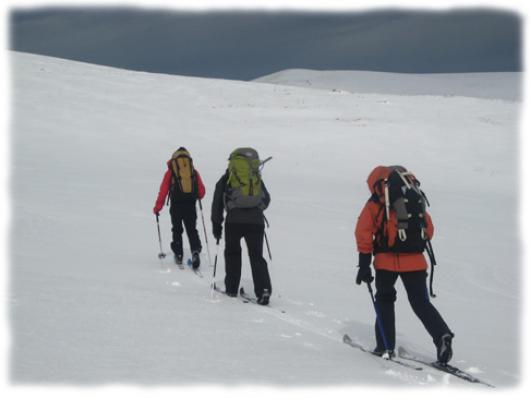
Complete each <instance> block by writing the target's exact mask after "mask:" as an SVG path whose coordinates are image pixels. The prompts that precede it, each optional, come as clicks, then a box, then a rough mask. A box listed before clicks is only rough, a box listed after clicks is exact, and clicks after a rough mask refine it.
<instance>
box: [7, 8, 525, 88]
mask: <svg viewBox="0 0 530 398" xmlns="http://www.w3.org/2000/svg"><path fill="white" fill-rule="evenodd" d="M521 25H522V22H521V18H520V17H519V16H518V15H516V14H514V13H510V12H501V11H498V10H486V9H473V10H458V11H448V12H420V11H414V12H412V11H404V10H385V11H378V12H364V13H350V12H349V13H299V12H298V13H294V12H275V13H270V12H245V13H243V12H237V11H231V12H202V13H193V12H176V11H174V10H145V9H134V8H44V9H33V10H31V9H30V10H14V11H13V12H12V13H11V15H10V34H11V36H10V38H11V41H10V48H11V49H13V50H17V51H23V52H30V53H36V54H44V55H51V56H55V57H61V58H67V59H73V60H78V61H85V62H90V63H95V64H102V65H110V66H116V67H120V68H126V69H132V70H142V71H149V72H160V73H169V74H179V75H191V76H206V77H219V78H228V79H241V80H247V79H253V78H256V77H259V76H263V75H267V74H269V73H273V72H276V71H278V70H283V69H288V68H306V69H320V70H372V71H385V72H409V73H439V72H492V71H520V70H521V40H522V39H521V30H522V27H521Z"/></svg>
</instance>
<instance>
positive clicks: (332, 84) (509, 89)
mask: <svg viewBox="0 0 530 398" xmlns="http://www.w3.org/2000/svg"><path fill="white" fill-rule="evenodd" d="M521 80H522V73H518V72H495V73H451V74H445V73H433V74H429V73H425V74H413V73H388V72H366V71H317V70H308V69H287V70H283V71H280V72H276V73H272V74H270V75H267V76H263V77H260V78H258V79H255V80H254V81H256V82H262V83H271V84H281V85H286V86H299V87H309V88H318V89H328V90H335V91H347V92H350V93H371V94H374V93H383V94H395V95H441V96H446V97H447V96H463V97H476V98H490V99H505V100H510V101H519V100H520V99H521V97H522V94H521V91H522V84H521V83H522V82H521Z"/></svg>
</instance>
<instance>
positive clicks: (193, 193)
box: [153, 147, 206, 269]
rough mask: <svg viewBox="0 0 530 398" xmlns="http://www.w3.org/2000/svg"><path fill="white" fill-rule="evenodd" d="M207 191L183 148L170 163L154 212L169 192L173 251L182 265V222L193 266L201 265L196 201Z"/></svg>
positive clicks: (177, 261)
mask: <svg viewBox="0 0 530 398" xmlns="http://www.w3.org/2000/svg"><path fill="white" fill-rule="evenodd" d="M205 193H206V190H205V188H204V184H203V182H202V179H201V175H200V174H199V172H198V171H197V170H196V169H195V168H194V167H193V161H192V159H191V157H190V154H189V152H188V151H187V150H186V148H184V147H180V148H179V149H178V150H176V151H175V152H174V153H173V155H172V156H171V159H170V160H168V162H167V170H166V172H165V174H164V178H163V179H162V183H161V184H160V191H159V192H158V197H157V199H156V203H155V207H154V208H153V213H155V214H157V215H158V214H159V213H160V211H161V210H162V208H163V207H164V202H165V201H166V197H167V196H168V194H169V198H170V200H171V205H170V208H169V214H170V215H171V224H172V226H173V228H172V230H171V231H172V233H173V241H172V242H171V250H172V251H173V253H174V254H175V262H176V263H177V264H179V265H180V264H182V257H183V247H182V233H183V232H184V230H183V228H182V224H184V227H185V228H186V233H187V234H188V238H189V242H190V249H191V253H192V258H191V261H192V266H193V268H194V269H197V268H199V266H200V264H201V260H200V255H199V254H200V252H201V250H202V245H201V240H200V238H199V233H198V232H197V208H196V202H197V199H202V198H203V197H204V195H205Z"/></svg>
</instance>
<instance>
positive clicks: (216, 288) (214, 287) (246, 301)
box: [213, 285, 250, 303]
mask: <svg viewBox="0 0 530 398" xmlns="http://www.w3.org/2000/svg"><path fill="white" fill-rule="evenodd" d="M213 290H215V291H216V292H218V293H221V294H224V295H225V296H227V297H230V298H239V300H240V301H242V302H243V303H249V302H250V301H249V300H247V299H246V298H244V297H242V296H238V297H232V296H229V295H228V294H226V292H225V291H224V290H221V288H220V287H219V286H217V285H214V286H213Z"/></svg>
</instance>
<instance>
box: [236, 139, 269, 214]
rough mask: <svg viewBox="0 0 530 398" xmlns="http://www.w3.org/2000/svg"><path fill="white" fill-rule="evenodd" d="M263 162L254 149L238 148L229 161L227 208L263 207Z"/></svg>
mask: <svg viewBox="0 0 530 398" xmlns="http://www.w3.org/2000/svg"><path fill="white" fill-rule="evenodd" d="M261 165H262V162H260V160H259V156H258V152H257V151H256V150H255V149H252V148H237V149H236V150H234V151H233V152H232V153H231V154H230V158H229V159H228V181H227V186H228V189H227V198H226V207H227V209H228V210H230V209H233V208H252V207H261V206H263V198H264V196H265V194H264V192H263V189H262V186H261V173H260V168H261Z"/></svg>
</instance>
